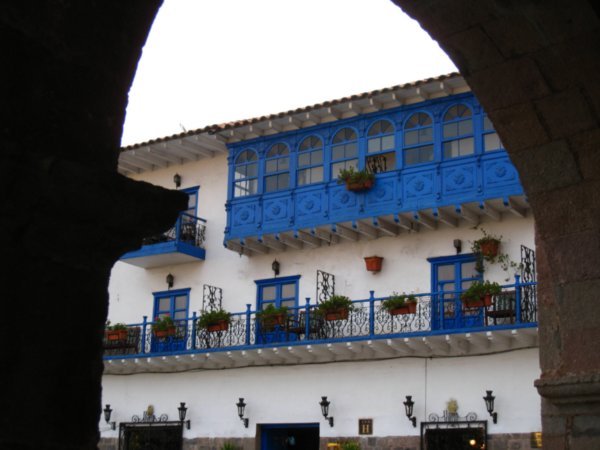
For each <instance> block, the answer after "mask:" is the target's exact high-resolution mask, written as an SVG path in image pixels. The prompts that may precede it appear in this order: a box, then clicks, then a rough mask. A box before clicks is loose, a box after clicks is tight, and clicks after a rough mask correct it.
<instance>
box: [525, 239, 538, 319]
mask: <svg viewBox="0 0 600 450" xmlns="http://www.w3.org/2000/svg"><path fill="white" fill-rule="evenodd" d="M536 281H537V270H536V260H535V251H534V250H532V249H530V248H528V247H525V246H524V245H521V283H535V282H536ZM521 317H522V320H523V321H525V322H537V289H536V286H535V285H532V284H529V285H527V286H523V288H522V290H521Z"/></svg>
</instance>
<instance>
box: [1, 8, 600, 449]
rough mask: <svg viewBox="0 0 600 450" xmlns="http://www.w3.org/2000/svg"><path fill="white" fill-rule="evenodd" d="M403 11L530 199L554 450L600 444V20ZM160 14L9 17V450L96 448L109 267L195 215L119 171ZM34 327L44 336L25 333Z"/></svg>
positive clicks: (10, 11) (5, 22) (544, 386)
mask: <svg viewBox="0 0 600 450" xmlns="http://www.w3.org/2000/svg"><path fill="white" fill-rule="evenodd" d="M394 1H395V2H396V3H397V4H398V5H399V6H401V7H402V8H403V9H404V10H405V11H406V12H407V13H408V14H410V15H411V16H413V17H414V18H416V19H417V20H419V22H420V23H421V25H422V26H423V27H424V28H425V29H426V30H427V31H428V32H429V33H430V34H431V35H432V37H433V38H434V39H436V40H437V41H438V42H439V43H440V45H441V46H442V48H444V49H445V50H446V52H447V53H448V54H449V55H450V56H451V58H452V60H453V61H454V62H455V64H456V65H457V66H458V68H459V69H460V71H461V73H462V74H463V75H464V76H465V78H466V79H467V81H468V82H469V84H470V86H471V87H472V89H473V91H474V92H475V93H476V95H477V97H478V98H479V100H480V101H481V102H482V104H483V105H484V107H485V109H486V111H487V112H488V113H489V115H490V117H491V119H492V121H493V122H494V124H495V126H496V128H497V129H498V132H499V133H500V136H501V137H502V139H503V141H504V143H505V145H506V147H507V149H508V151H509V153H510V155H511V158H512V159H513V161H514V163H515V165H516V166H517V168H518V169H519V172H520V174H521V178H522V181H523V184H524V186H525V189H526V191H527V193H528V195H529V199H530V202H531V204H532V207H533V211H534V214H535V218H536V233H537V238H536V239H537V250H538V258H539V268H540V273H539V278H540V282H541V283H540V284H541V287H540V295H541V299H540V300H541V319H540V323H541V326H540V335H541V366H542V370H543V374H542V378H541V380H540V381H539V383H538V388H539V390H540V393H541V394H542V396H543V398H544V404H543V414H544V431H545V433H546V434H545V436H544V439H545V442H544V448H547V449H558V448H571V449H575V448H586V449H587V448H598V447H600V444H599V443H598V439H599V438H598V434H599V428H600V426H599V425H598V423H600V420H598V419H599V417H598V415H599V414H600V411H599V410H600V407H599V406H598V405H599V399H600V388H599V385H600V358H598V357H596V356H595V354H596V351H595V350H596V348H597V347H598V344H599V343H600V327H598V322H599V320H598V317H600V302H598V301H596V298H595V297H596V295H595V293H596V292H597V289H598V287H600V264H599V263H598V262H599V261H598V259H599V258H598V254H599V251H600V195H598V194H600V181H599V177H600V174H599V173H598V170H597V168H598V167H600V153H599V152H598V144H599V142H600V130H599V129H598V122H599V119H598V118H599V117H600V89H599V83H600V77H598V73H600V71H599V70H598V69H599V68H600V67H599V58H598V56H599V48H600V45H599V40H600V33H598V9H596V8H594V7H592V6H591V4H590V2H588V1H585V0H549V1H544V2H542V1H537V0H520V1H498V0H456V1H453V2H448V1H444V0H422V1H418V2H415V1H413V0H394ZM160 4H161V1H160V0H132V1H127V2H81V1H61V2H59V1H51V0H47V1H45V2H41V3H40V2H36V3H29V2H23V1H19V0H8V1H6V2H3V3H2V6H0V48H1V49H2V55H3V66H4V67H5V68H8V69H5V70H4V71H3V75H4V78H5V79H3V83H2V84H0V92H2V96H1V103H0V111H1V116H0V130H1V131H0V149H1V153H0V158H1V161H0V171H1V173H2V176H1V177H0V183H1V185H2V189H1V190H0V193H1V194H0V195H2V205H3V209H2V213H1V214H0V220H1V221H2V228H1V229H2V230H3V233H2V238H1V239H2V246H1V247H0V248H2V249H3V253H2V254H3V256H4V258H5V261H6V262H7V263H8V264H9V267H8V269H5V270H3V272H2V280H3V281H4V283H3V287H4V290H3V294H4V295H3V296H4V301H3V308H4V310H3V316H4V317H5V318H6V319H7V320H5V321H3V322H5V323H4V327H2V328H0V329H1V331H0V338H1V343H0V345H1V346H2V358H3V366H4V367H5V369H3V370H0V374H1V375H0V383H1V384H2V386H3V387H4V390H3V400H4V402H3V404H4V405H5V411H4V413H3V414H2V418H1V419H0V447H1V448H23V449H29V448H31V449H33V448H35V449H42V448H56V449H92V448H95V447H96V442H97V439H98V431H97V421H98V417H99V414H100V405H99V398H100V376H101V371H102V363H101V334H102V328H103V321H104V317H106V308H107V295H106V285H107V282H108V274H109V270H110V267H111V266H112V264H113V262H114V261H115V260H116V259H117V258H118V256H119V255H120V254H121V253H123V252H124V251H125V250H128V249H131V248H134V247H135V246H136V245H138V244H139V242H140V239H141V237H142V236H143V235H147V234H151V233H155V232H157V231H159V230H160V229H161V228H163V229H164V228H166V227H167V226H168V224H169V223H171V222H172V221H173V220H174V218H175V216H176V212H177V211H178V210H179V209H183V208H184V207H185V200H184V199H183V198H181V196H179V195H177V194H175V193H172V192H168V191H165V190H163V189H158V188H153V187H151V186H150V185H147V184H144V183H136V182H133V181H131V180H128V179H125V178H123V177H120V176H119V175H117V174H116V161H117V157H118V147H119V138H120V135H121V128H122V123H123V118H124V111H125V105H126V99H127V92H128V90H129V86H130V84H131V81H132V78H133V74H134V71H135V67H136V64H137V60H138V59H139V56H140V52H141V47H142V45H143V43H144V41H145V39H146V36H147V33H148V31H149V27H150V24H151V22H152V20H153V18H154V15H155V14H156V11H157V10H158V7H159V6H160ZM32 322H33V323H35V324H36V326H37V327H36V328H35V331H33V332H31V329H32V327H31V326H23V324H25V325H27V324H28V323H32ZM57 327H58V328H60V329H61V333H59V335H58V336H54V335H52V334H51V330H52V329H54V328H57ZM26 331H27V332H26ZM40 343H44V344H45V345H43V346H42V345H40ZM515 401H518V400H515ZM594 439H595V440H594Z"/></svg>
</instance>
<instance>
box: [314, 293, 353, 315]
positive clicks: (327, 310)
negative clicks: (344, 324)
mask: <svg viewBox="0 0 600 450" xmlns="http://www.w3.org/2000/svg"><path fill="white" fill-rule="evenodd" d="M353 309H354V304H353V303H352V300H350V299H349V298H348V297H346V296H345V295H332V296H331V297H329V299H328V300H325V301H322V302H321V303H319V305H318V306H317V312H318V314H319V315H321V316H323V317H325V320H329V321H331V320H345V319H347V318H348V314H349V312H350V311H352V310H353Z"/></svg>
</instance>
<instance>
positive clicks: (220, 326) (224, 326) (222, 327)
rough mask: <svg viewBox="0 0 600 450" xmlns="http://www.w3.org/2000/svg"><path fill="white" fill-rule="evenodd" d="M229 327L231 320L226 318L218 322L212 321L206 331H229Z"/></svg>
mask: <svg viewBox="0 0 600 450" xmlns="http://www.w3.org/2000/svg"><path fill="white" fill-rule="evenodd" d="M228 329H229V322H227V321H226V320H220V321H218V322H216V323H212V324H210V325H208V326H207V327H206V331H208V332H209V333H213V332H215V331H227V330H228Z"/></svg>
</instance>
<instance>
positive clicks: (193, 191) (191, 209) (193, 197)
mask: <svg viewBox="0 0 600 450" xmlns="http://www.w3.org/2000/svg"><path fill="white" fill-rule="evenodd" d="M198 190H199V187H198V186H195V187H191V188H186V189H182V190H181V192H183V193H184V194H187V195H188V207H187V209H186V210H185V211H183V212H184V213H185V214H188V215H190V216H193V217H197V216H198Z"/></svg>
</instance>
